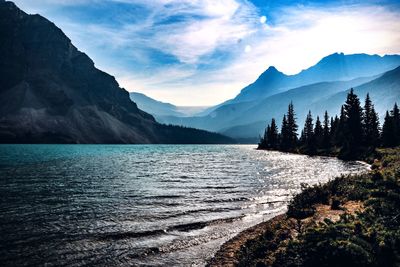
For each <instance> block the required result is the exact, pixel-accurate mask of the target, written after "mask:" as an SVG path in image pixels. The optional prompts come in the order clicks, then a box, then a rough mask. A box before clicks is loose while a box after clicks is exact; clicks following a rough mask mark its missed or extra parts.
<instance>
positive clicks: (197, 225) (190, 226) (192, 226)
mask: <svg viewBox="0 0 400 267" xmlns="http://www.w3.org/2000/svg"><path fill="white" fill-rule="evenodd" d="M243 217H244V215H242V216H238V217H230V218H223V219H215V220H211V221H203V222H194V223H187V224H179V225H175V226H171V227H169V228H168V231H173V230H175V231H182V232H189V231H191V230H199V229H203V228H205V227H206V226H210V225H215V224H219V223H232V222H234V221H237V220H240V219H242V218H243Z"/></svg>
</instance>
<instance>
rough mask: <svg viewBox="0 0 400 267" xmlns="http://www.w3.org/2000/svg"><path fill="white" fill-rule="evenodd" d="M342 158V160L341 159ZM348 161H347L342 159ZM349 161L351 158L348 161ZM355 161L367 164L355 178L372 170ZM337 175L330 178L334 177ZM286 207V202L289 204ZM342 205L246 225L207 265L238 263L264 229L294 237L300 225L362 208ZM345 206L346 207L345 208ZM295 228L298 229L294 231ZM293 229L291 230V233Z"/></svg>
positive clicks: (356, 204) (371, 166)
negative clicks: (283, 232) (299, 215)
mask: <svg viewBox="0 0 400 267" xmlns="http://www.w3.org/2000/svg"><path fill="white" fill-rule="evenodd" d="M257 150H267V149H258V148H257ZM267 151H277V152H282V151H279V150H267ZM286 153H288V154H296V155H299V154H300V155H305V156H310V157H315V156H316V157H330V158H337V156H333V155H307V154H301V153H295V152H294V153H293V152H286ZM340 160H342V159H340ZM344 161H347V162H348V160H344ZM350 161H352V160H350ZM353 161H354V162H358V163H361V164H363V165H365V166H366V167H367V170H366V171H365V172H361V173H359V174H352V175H350V176H349V178H351V177H356V176H357V175H361V174H363V173H367V174H368V173H371V171H372V170H373V165H372V164H370V163H368V162H367V161H363V160H353ZM336 178H337V177H335V178H333V179H332V180H335V179H336ZM328 183H329V181H328V182H326V183H323V184H321V185H322V186H324V185H327V184H328ZM304 193H305V191H304V190H302V191H301V192H299V193H298V195H301V194H304ZM288 206H289V204H288ZM343 206H344V208H343V209H342V210H340V211H337V210H336V211H333V212H332V211H331V210H330V206H329V205H320V206H318V207H317V212H316V213H315V214H313V216H311V217H306V218H304V219H303V220H301V221H299V220H295V219H293V218H290V217H289V216H288V211H286V212H284V213H282V214H278V215H276V216H274V217H272V218H271V219H269V220H267V221H265V222H262V223H258V224H256V225H254V226H252V227H250V228H247V229H245V230H243V231H241V232H239V233H238V234H237V235H236V236H234V237H233V238H231V239H229V240H227V241H226V242H224V243H223V244H222V245H221V246H220V248H219V249H218V250H217V252H216V253H215V254H214V255H213V257H212V258H211V259H209V260H208V261H207V264H206V266H207V267H225V266H237V265H238V264H239V263H240V260H241V259H240V257H241V256H242V255H241V254H242V250H243V249H247V247H246V245H247V244H248V243H250V242H256V240H257V239H259V238H261V237H262V236H263V235H265V234H266V233H267V232H271V233H275V234H276V232H279V231H280V230H286V231H290V232H292V233H291V237H295V236H296V235H297V234H298V233H296V232H300V231H301V230H299V229H303V228H307V227H309V226H310V225H313V224H315V223H317V222H322V221H324V220H325V219H329V220H332V221H338V220H339V219H340V215H342V214H345V213H346V214H351V215H354V214H355V213H356V212H359V211H362V210H363V205H362V203H354V202H353V201H348V202H346V203H344V205H343ZM346 206H347V207H346ZM295 229H297V230H295ZM293 232H294V233H293Z"/></svg>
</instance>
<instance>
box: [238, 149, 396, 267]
mask: <svg viewBox="0 0 400 267" xmlns="http://www.w3.org/2000/svg"><path fill="white" fill-rule="evenodd" d="M377 156H378V159H377V160H375V162H374V163H373V165H372V170H371V171H370V172H368V173H365V174H360V175H356V176H349V177H339V178H336V179H334V180H332V181H330V182H329V183H327V184H324V185H316V186H312V187H306V188H304V190H303V192H302V193H300V194H299V195H297V196H295V197H294V198H293V200H292V201H291V202H290V204H289V207H288V212H287V214H286V217H285V218H284V219H283V220H281V221H280V223H279V224H277V225H276V226H275V227H274V228H273V229H270V230H268V231H266V232H265V233H264V234H262V235H261V236H259V237H258V238H256V239H251V240H248V241H247V242H246V244H244V245H243V246H242V247H241V248H240V251H239V253H238V259H237V262H238V263H237V265H238V266H283V267H289V266H290V267H291V266H313V267H314V266H315V267H316V266H367V267H369V266H370V267H375V266H376V267H377V266H400V147H398V148H387V149H378V151H377ZM351 206H353V207H354V206H357V208H356V209H355V210H353V212H349V207H351ZM324 207H325V213H326V214H325V215H324V214H322V215H321V210H324ZM335 212H336V214H340V216H338V218H337V219H332V218H330V217H329V216H327V214H328V215H329V213H335ZM318 216H320V217H321V216H322V218H323V219H322V220H318V219H316V218H317V217H318Z"/></svg>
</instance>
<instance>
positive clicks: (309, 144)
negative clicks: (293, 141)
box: [302, 111, 316, 154]
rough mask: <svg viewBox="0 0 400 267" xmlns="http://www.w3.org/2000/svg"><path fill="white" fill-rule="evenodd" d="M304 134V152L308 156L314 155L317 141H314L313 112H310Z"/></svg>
mask: <svg viewBox="0 0 400 267" xmlns="http://www.w3.org/2000/svg"><path fill="white" fill-rule="evenodd" d="M302 133H303V138H302V139H303V142H302V143H303V146H304V150H305V152H306V153H308V154H314V153H315V150H316V147H315V139H314V125H313V118H312V115H311V111H308V114H307V117H306V121H305V123H304V129H303V131H302Z"/></svg>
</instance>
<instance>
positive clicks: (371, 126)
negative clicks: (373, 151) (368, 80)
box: [364, 94, 379, 147]
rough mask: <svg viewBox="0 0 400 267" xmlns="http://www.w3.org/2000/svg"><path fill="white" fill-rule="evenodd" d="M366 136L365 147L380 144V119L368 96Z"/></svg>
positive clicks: (365, 115) (365, 112) (365, 110)
mask: <svg viewBox="0 0 400 267" xmlns="http://www.w3.org/2000/svg"><path fill="white" fill-rule="evenodd" d="M364 135H365V145H367V146H368V147H376V146H377V145H378V142H379V118H378V114H377V113H376V112H375V108H374V105H373V104H372V101H371V99H370V97H369V94H367V97H366V98H365V105H364Z"/></svg>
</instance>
